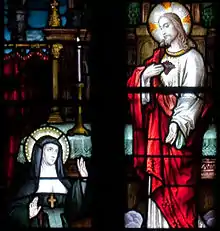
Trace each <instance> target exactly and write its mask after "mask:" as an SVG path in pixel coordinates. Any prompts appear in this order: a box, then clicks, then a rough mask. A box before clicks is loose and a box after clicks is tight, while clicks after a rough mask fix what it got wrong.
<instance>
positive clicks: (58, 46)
mask: <svg viewBox="0 0 220 231" xmlns="http://www.w3.org/2000/svg"><path fill="white" fill-rule="evenodd" d="M61 49H63V45H62V44H60V43H56V44H53V46H52V54H53V56H54V58H56V59H58V58H59V57H60V50H61Z"/></svg>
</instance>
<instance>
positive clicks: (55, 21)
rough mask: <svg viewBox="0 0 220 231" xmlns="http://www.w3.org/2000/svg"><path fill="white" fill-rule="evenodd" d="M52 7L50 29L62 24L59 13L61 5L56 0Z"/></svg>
mask: <svg viewBox="0 0 220 231" xmlns="http://www.w3.org/2000/svg"><path fill="white" fill-rule="evenodd" d="M50 5H51V15H50V19H49V26H50V27H60V26H61V22H60V15H59V11H58V5H59V4H58V2H57V1H56V0H53V2H52V3H51V4H50Z"/></svg>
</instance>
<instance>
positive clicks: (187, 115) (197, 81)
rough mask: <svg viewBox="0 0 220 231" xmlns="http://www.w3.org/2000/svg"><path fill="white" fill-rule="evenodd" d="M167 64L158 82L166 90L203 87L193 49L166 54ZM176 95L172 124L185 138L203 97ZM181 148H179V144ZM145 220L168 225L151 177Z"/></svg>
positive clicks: (197, 55)
mask: <svg viewBox="0 0 220 231" xmlns="http://www.w3.org/2000/svg"><path fill="white" fill-rule="evenodd" d="M165 61H169V62H171V63H172V64H173V65H175V68H173V69H172V70H171V71H170V72H169V73H168V74H167V75H166V74H165V73H164V72H163V73H162V74H161V77H160V79H161V82H162V84H163V85H164V86H166V87H204V86H205V85H206V81H207V79H206V72H205V66H204V61H203V58H202V56H201V54H200V53H199V52H198V51H196V50H195V49H191V50H189V51H188V52H186V53H185V54H182V55H180V56H175V57H174V56H170V55H168V54H167V53H166V54H165V55H164V57H163V58H162V60H161V63H163V62H165ZM141 84H142V86H143V87H149V86H150V78H148V79H147V80H146V81H145V82H144V81H143V78H142V82H141ZM176 95H177V96H178V100H177V105H176V107H175V109H174V112H173V115H172V118H171V121H172V122H176V123H177V124H178V125H179V128H180V129H181V131H182V134H183V135H184V137H185V138H187V137H188V135H189V133H190V131H191V130H193V129H194V128H195V124H196V120H197V118H198V116H199V115H200V113H201V110H202V106H203V94H201V93H199V94H194V93H180V94H176ZM148 102H150V94H149V93H144V94H142V103H143V104H146V103H148ZM182 140H183V139H182V137H181V133H179V134H178V137H177V141H176V142H177V143H182ZM180 146H181V145H180ZM148 195H149V199H148V217H147V228H169V225H168V223H167V221H166V219H165V218H164V216H163V215H162V213H161V211H160V210H159V208H158V207H157V205H156V204H155V202H154V201H152V200H151V197H150V195H151V178H150V177H149V188H148ZM199 226H200V227H202V226H203V227H204V224H203V223H202V222H201V220H200V219H199Z"/></svg>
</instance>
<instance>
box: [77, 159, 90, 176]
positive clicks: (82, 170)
mask: <svg viewBox="0 0 220 231" xmlns="http://www.w3.org/2000/svg"><path fill="white" fill-rule="evenodd" d="M77 168H78V170H79V173H80V176H81V177H88V172H87V169H86V164H85V161H84V159H83V158H82V157H81V158H80V159H77Z"/></svg>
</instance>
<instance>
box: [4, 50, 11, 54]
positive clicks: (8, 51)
mask: <svg viewBox="0 0 220 231" xmlns="http://www.w3.org/2000/svg"><path fill="white" fill-rule="evenodd" d="M11 52H12V49H4V53H5V54H9V53H11Z"/></svg>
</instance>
